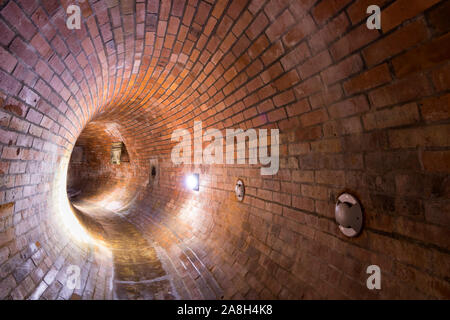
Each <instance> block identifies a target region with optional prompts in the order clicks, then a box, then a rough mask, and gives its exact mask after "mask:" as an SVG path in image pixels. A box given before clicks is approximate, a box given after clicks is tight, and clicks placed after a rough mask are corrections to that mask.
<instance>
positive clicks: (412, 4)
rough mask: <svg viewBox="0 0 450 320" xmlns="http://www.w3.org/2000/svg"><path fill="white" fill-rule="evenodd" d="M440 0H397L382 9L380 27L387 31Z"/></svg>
mask: <svg viewBox="0 0 450 320" xmlns="http://www.w3.org/2000/svg"><path fill="white" fill-rule="evenodd" d="M439 1H440V0H428V1H422V0H397V1H395V2H394V3H392V4H391V5H389V6H388V7H387V8H385V9H384V10H383V11H382V16H383V18H382V21H383V22H382V23H381V29H382V30H383V32H388V31H389V30H391V29H392V28H394V27H396V26H398V25H399V24H400V23H402V22H403V21H405V20H407V19H410V18H413V17H415V16H416V15H418V14H419V13H421V12H422V11H424V10H425V9H427V8H429V7H431V6H432V5H434V4H436V3H438V2H439Z"/></svg>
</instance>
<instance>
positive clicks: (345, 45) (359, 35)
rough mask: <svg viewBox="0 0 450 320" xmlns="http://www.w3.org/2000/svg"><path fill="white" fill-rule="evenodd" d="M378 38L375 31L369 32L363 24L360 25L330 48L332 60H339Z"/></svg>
mask: <svg viewBox="0 0 450 320" xmlns="http://www.w3.org/2000/svg"><path fill="white" fill-rule="evenodd" d="M378 36H379V33H378V31H377V30H369V29H367V26H366V25H365V24H362V25H360V26H359V27H357V28H356V29H353V30H352V31H350V32H349V33H348V34H347V35H345V36H344V37H342V38H341V39H339V40H338V41H336V42H335V43H334V44H333V45H332V46H331V48H330V52H331V55H332V56H333V59H334V60H340V59H341V58H343V57H345V56H347V55H348V54H350V53H352V52H354V51H356V50H359V49H361V48H362V47H364V46H365V45H367V44H368V43H370V42H372V41H374V40H375V39H377V38H378Z"/></svg>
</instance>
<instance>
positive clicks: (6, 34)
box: [0, 20, 14, 47]
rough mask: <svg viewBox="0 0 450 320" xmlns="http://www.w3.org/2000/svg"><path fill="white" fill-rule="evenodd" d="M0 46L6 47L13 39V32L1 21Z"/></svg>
mask: <svg viewBox="0 0 450 320" xmlns="http://www.w3.org/2000/svg"><path fill="white" fill-rule="evenodd" d="M0 34H1V35H2V36H1V37H0V44H2V45H3V46H5V47H7V46H8V44H9V43H10V42H11V40H12V39H13V38H14V32H12V31H11V29H10V28H9V27H8V26H7V25H6V24H5V23H4V22H3V21H2V20H0Z"/></svg>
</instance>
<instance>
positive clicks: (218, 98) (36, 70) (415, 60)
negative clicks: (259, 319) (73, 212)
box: [0, 0, 450, 299]
mask: <svg viewBox="0 0 450 320" xmlns="http://www.w3.org/2000/svg"><path fill="white" fill-rule="evenodd" d="M76 2H77V1H69V0H61V1H56V0H45V1H38V0H16V1H5V0H0V299H111V298H113V297H114V292H113V291H114V288H113V278H114V263H113V258H112V257H111V254H108V253H105V252H103V249H102V247H101V246H98V245H97V244H96V243H90V244H85V243H81V242H80V241H78V240H77V239H75V238H74V236H73V235H72V234H71V232H70V231H72V230H71V229H70V228H69V229H67V225H65V224H64V222H63V220H64V219H63V218H61V214H62V215H63V214H64V213H67V212H65V209H64V208H65V206H67V205H68V203H67V201H66V199H65V183H66V179H65V177H66V174H67V175H68V183H69V187H71V188H74V189H79V190H81V192H82V195H83V194H86V195H89V196H91V197H92V198H91V199H94V200H97V201H100V200H102V199H103V200H105V199H107V200H105V201H106V204H112V203H113V202H117V203H121V204H127V207H126V210H125V211H123V212H121V214H122V215H123V216H124V219H126V220H127V223H129V224H131V225H134V226H135V228H136V230H139V232H141V234H142V237H145V238H146V239H147V240H148V241H149V243H152V245H153V246H154V248H155V250H156V253H157V254H158V257H159V258H160V259H161V261H162V265H163V267H164V270H165V272H167V274H168V275H169V276H170V277H171V279H173V286H174V287H175V291H176V292H177V293H178V294H179V297H182V298H188V299H220V298H225V299H399V298H401V299H436V298H438V299H449V298H450V282H449V279H450V255H449V253H450V236H449V235H450V200H449V199H450V178H449V171H450V104H449V99H450V94H449V89H450V63H449V56H450V35H449V29H450V23H449V21H450V20H449V19H448V16H449V14H450V1H439V0H420V1H419V0H414V1H411V0H396V1H393V0H370V1H369V0H319V1H316V0H301V1H300V0H292V1H290V0H250V1H247V0H218V1H214V0H171V1H170V0H167V1H166V0H161V1H158V0H147V1H145V0H137V1H119V0H105V1H94V0H89V1H87V0H86V1H83V2H81V1H78V3H79V5H80V7H81V15H82V17H81V29H80V30H69V29H68V28H67V27H66V18H67V13H66V8H67V7H68V6H69V5H70V4H75V3H76ZM371 4H377V5H379V6H380V7H381V9H382V11H381V12H382V13H381V14H382V15H381V29H380V30H369V29H367V28H366V18H367V16H368V15H367V14H366V8H367V6H368V5H371ZM194 121H202V123H203V130H206V129H207V128H217V129H219V130H225V129H226V128H242V129H249V128H256V129H261V128H268V129H271V128H272V129H274V128H277V129H279V131H280V170H279V171H278V173H277V174H276V175H273V176H261V175H260V167H259V165H248V164H240V165H238V164H235V165H174V164H173V163H172V161H171V160H170V153H171V150H172V148H173V147H174V145H175V143H174V142H172V141H171V134H172V132H173V131H174V130H175V129H179V128H184V129H188V130H189V131H190V132H191V133H192V132H193V125H194ZM118 141H123V142H124V143H125V145H126V148H127V152H128V154H129V162H123V163H122V164H120V165H113V164H111V162H110V148H111V144H112V143H113V142H118ZM76 144H77V146H81V147H82V148H83V157H82V160H81V161H80V162H76V163H74V162H71V164H70V165H68V163H69V160H70V155H71V151H72V149H73V148H74V146H75V145H76ZM205 145H206V144H205ZM155 158H157V159H158V164H159V168H158V180H157V181H156V182H155V183H153V182H151V181H150V179H152V176H151V171H152V170H151V167H150V159H155ZM191 172H197V173H199V174H200V191H198V192H193V191H190V190H188V189H186V188H185V186H184V177H185V175H186V174H188V173H191ZM238 178H240V179H242V180H243V181H244V184H245V187H246V195H245V198H244V201H243V202H238V201H236V199H235V196H234V185H235V182H236V180H237V179H238ZM344 191H347V192H350V193H353V194H354V195H356V196H357V197H358V198H359V199H360V201H361V203H362V206H363V208H364V219H365V221H364V228H363V232H362V234H361V235H360V236H358V237H356V238H346V237H344V236H343V235H342V234H341V233H340V231H339V229H338V227H337V225H336V222H335V220H334V205H335V201H336V198H337V196H338V195H339V194H340V193H342V192H344ZM61 195H64V196H63V197H62V200H61ZM119 213H120V212H119ZM82 222H83V221H82ZM86 228H87V229H89V228H88V227H86ZM130 228H131V227H130ZM92 230H94V231H92ZM134 230H135V229H133V232H134ZM90 232H91V233H95V229H90ZM140 239H141V238H140ZM373 264H375V265H378V266H380V268H381V271H382V289H381V290H368V289H367V287H366V279H367V277H368V275H367V274H366V268H367V266H369V265H373ZM71 265H76V266H78V267H79V268H80V270H81V273H80V275H81V284H80V287H79V288H78V289H70V288H69V286H68V285H67V281H68V279H69V278H70V274H69V272H68V270H69V269H70V268H69V267H70V266H71Z"/></svg>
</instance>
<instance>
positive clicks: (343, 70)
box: [321, 54, 363, 85]
mask: <svg viewBox="0 0 450 320" xmlns="http://www.w3.org/2000/svg"><path fill="white" fill-rule="evenodd" d="M362 67H363V62H362V60H361V57H360V56H359V55H358V54H355V55H353V56H351V57H348V58H346V59H345V60H343V61H341V62H339V63H338V64H336V65H334V66H331V67H329V68H327V69H326V70H324V71H322V72H321V75H322V79H323V81H324V82H325V84H327V85H330V84H333V83H335V82H337V81H339V80H342V79H344V78H347V77H349V76H350V75H352V74H355V73H357V72H359V71H361V69H362Z"/></svg>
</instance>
